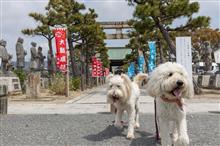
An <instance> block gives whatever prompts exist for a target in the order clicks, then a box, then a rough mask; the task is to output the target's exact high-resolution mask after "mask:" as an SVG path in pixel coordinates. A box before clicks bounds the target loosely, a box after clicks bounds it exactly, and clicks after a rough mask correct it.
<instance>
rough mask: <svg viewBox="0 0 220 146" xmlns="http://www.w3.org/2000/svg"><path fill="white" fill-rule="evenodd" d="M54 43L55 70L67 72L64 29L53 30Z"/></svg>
mask: <svg viewBox="0 0 220 146" xmlns="http://www.w3.org/2000/svg"><path fill="white" fill-rule="evenodd" d="M54 35H55V42H56V51H57V53H56V60H57V63H56V65H57V68H58V69H59V70H60V71H62V72H66V71H67V49H66V29H63V28H56V29H55V30H54Z"/></svg>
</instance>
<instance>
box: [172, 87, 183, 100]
mask: <svg viewBox="0 0 220 146" xmlns="http://www.w3.org/2000/svg"><path fill="white" fill-rule="evenodd" d="M170 94H172V95H173V96H175V97H177V98H181V96H182V90H181V88H179V87H176V88H174V89H173V90H172V91H170Z"/></svg>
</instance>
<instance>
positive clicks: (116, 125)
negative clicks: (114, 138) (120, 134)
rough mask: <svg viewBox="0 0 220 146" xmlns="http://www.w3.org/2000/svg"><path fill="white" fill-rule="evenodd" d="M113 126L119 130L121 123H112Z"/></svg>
mask: <svg viewBox="0 0 220 146" xmlns="http://www.w3.org/2000/svg"><path fill="white" fill-rule="evenodd" d="M114 126H115V127H117V128H119V129H121V128H123V125H122V124H121V123H114Z"/></svg>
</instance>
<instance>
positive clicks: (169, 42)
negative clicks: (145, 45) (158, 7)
mask: <svg viewBox="0 0 220 146" xmlns="http://www.w3.org/2000/svg"><path fill="white" fill-rule="evenodd" d="M153 19H154V21H155V23H156V25H157V27H158V28H159V29H160V32H161V33H162V35H163V38H164V39H165V41H166V42H167V45H168V46H169V48H170V50H171V53H172V54H173V55H175V52H176V51H175V50H176V46H175V45H174V43H173V41H172V39H171V38H170V36H169V33H168V31H167V30H166V29H165V28H164V26H163V25H162V24H161V22H160V20H159V19H158V18H153ZM171 61H173V60H171Z"/></svg>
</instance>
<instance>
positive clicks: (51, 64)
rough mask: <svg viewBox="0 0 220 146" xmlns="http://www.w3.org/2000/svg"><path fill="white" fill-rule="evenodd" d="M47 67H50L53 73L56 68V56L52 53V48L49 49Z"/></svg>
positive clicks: (49, 70) (49, 69) (50, 71)
mask: <svg viewBox="0 0 220 146" xmlns="http://www.w3.org/2000/svg"><path fill="white" fill-rule="evenodd" d="M47 68H48V72H49V73H53V72H55V70H56V68H55V58H54V56H53V55H52V54H51V52H50V50H48V53H47Z"/></svg>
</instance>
